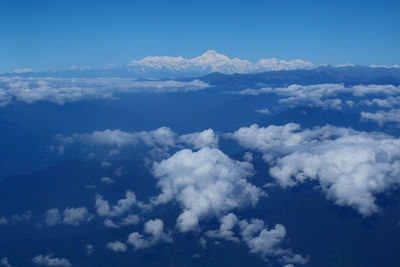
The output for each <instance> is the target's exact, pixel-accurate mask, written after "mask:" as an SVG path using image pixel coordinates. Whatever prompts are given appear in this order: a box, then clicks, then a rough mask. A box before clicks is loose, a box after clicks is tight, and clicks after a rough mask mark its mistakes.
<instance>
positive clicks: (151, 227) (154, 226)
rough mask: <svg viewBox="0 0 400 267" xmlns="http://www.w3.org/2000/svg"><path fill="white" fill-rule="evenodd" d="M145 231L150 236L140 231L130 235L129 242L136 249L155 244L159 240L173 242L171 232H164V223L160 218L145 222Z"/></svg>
mask: <svg viewBox="0 0 400 267" xmlns="http://www.w3.org/2000/svg"><path fill="white" fill-rule="evenodd" d="M144 233H146V234H147V235H148V236H149V237H148V238H144V237H143V235H141V234H139V233H138V232H134V233H131V234H130V235H129V236H128V243H129V244H131V245H133V246H134V248H135V250H137V249H144V248H148V247H150V246H154V245H155V244H157V243H159V242H165V243H172V242H173V240H172V237H171V236H170V234H167V233H165V232H164V223H163V221H162V220H160V219H154V220H149V221H147V222H146V223H145V224H144Z"/></svg>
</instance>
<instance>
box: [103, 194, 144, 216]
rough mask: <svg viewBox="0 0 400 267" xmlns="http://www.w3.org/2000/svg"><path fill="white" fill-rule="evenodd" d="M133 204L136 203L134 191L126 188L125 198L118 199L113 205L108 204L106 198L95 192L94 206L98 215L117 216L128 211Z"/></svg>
mask: <svg viewBox="0 0 400 267" xmlns="http://www.w3.org/2000/svg"><path fill="white" fill-rule="evenodd" d="M135 204H138V203H137V201H136V195H135V193H134V192H132V191H130V190H128V191H126V194H125V198H123V199H120V200H118V202H117V204H115V205H114V206H110V204H109V203H108V201H107V200H104V199H103V197H102V196H101V195H99V194H97V195H96V203H95V208H96V211H97V214H98V215H99V216H103V217H117V216H120V215H122V214H124V213H126V212H128V211H130V210H131V208H132V207H133V206H134V205H135Z"/></svg>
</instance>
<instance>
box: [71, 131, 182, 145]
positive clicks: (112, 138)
mask: <svg viewBox="0 0 400 267" xmlns="http://www.w3.org/2000/svg"><path fill="white" fill-rule="evenodd" d="M175 135H176V134H175V133H174V132H173V131H171V129H170V128H168V127H160V128H158V129H156V130H153V131H140V132H132V133H128V132H124V131H121V130H119V129H116V130H110V129H107V130H104V131H94V132H92V133H85V134H75V135H73V136H72V137H71V138H73V140H76V141H81V142H83V143H85V144H90V145H109V146H118V147H122V146H127V145H137V144H138V143H139V142H142V143H144V144H146V145H148V146H162V147H172V146H175ZM64 138H68V137H64Z"/></svg>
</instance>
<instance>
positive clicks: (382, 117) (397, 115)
mask: <svg viewBox="0 0 400 267" xmlns="http://www.w3.org/2000/svg"><path fill="white" fill-rule="evenodd" d="M361 119H362V120H372V121H375V122H376V123H378V124H379V125H381V126H382V125H384V124H386V123H389V122H397V123H399V122H400V109H391V110H389V111H383V110H379V111H377V112H376V113H371V112H361Z"/></svg>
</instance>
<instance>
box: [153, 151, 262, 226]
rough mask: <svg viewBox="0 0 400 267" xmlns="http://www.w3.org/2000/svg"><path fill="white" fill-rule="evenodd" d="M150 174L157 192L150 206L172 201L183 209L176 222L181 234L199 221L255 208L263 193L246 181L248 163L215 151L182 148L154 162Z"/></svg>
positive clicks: (249, 169)
mask: <svg viewBox="0 0 400 267" xmlns="http://www.w3.org/2000/svg"><path fill="white" fill-rule="evenodd" d="M153 174H154V176H155V177H157V178H158V182H157V186H158V187H159V188H160V189H161V194H160V195H159V196H157V197H156V198H154V199H153V200H152V201H153V204H154V205H159V204H164V203H167V202H169V201H172V200H176V201H177V202H178V203H179V204H180V205H181V207H182V209H183V212H182V213H181V214H180V215H179V217H178V219H177V227H178V228H179V229H180V231H182V232H186V231H190V230H195V229H197V227H198V224H199V221H201V220H203V219H206V218H208V217H211V216H217V217H218V218H219V217H221V216H223V215H225V214H226V213H227V212H229V211H230V210H233V209H236V208H241V207H243V206H246V205H255V204H256V203H257V202H258V200H259V198H260V197H262V196H264V194H265V193H264V192H263V191H262V190H261V189H259V188H257V187H255V186H254V185H252V184H250V183H248V182H247V181H246V178H247V177H249V176H251V175H253V166H252V165H251V164H250V163H248V162H240V161H236V160H232V159H230V158H229V157H228V156H226V155H225V154H224V153H222V152H221V151H220V150H218V149H212V148H202V149H200V150H199V151H197V152H193V151H192V150H189V149H183V150H181V151H178V152H177V153H175V154H174V155H172V156H171V157H170V158H168V159H165V160H163V161H161V162H158V163H157V162H156V163H154V165H153Z"/></svg>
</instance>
